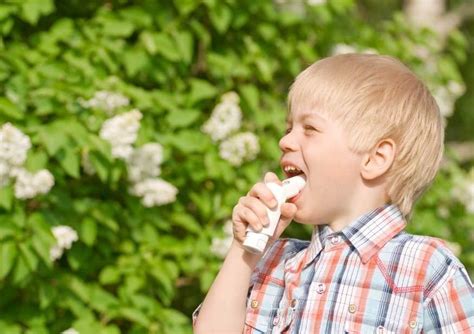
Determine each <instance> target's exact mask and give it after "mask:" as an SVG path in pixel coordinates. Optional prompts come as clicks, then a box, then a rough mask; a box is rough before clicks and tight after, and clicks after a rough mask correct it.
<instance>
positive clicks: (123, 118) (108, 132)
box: [99, 109, 142, 160]
mask: <svg viewBox="0 0 474 334" xmlns="http://www.w3.org/2000/svg"><path fill="white" fill-rule="evenodd" d="M141 118H142V113H141V112H140V111H139V110H138V109H133V110H131V111H129V112H127V113H124V114H120V115H117V116H115V117H112V118H110V119H108V120H106V121H105V122H104V124H102V128H101V129H100V133H99V136H100V137H101V138H102V139H105V140H107V141H108V142H109V143H110V144H111V145H112V155H113V156H114V157H116V158H122V159H125V160H127V159H128V158H129V157H130V155H131V154H132V151H133V148H132V144H133V143H134V142H135V140H136V139H137V132H138V129H139V128H140V120H141Z"/></svg>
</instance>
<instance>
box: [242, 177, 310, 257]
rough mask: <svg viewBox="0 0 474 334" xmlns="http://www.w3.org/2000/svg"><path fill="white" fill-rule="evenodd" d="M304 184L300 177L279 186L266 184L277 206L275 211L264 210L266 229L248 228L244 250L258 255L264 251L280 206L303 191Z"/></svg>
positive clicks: (274, 226) (292, 178)
mask: <svg viewBox="0 0 474 334" xmlns="http://www.w3.org/2000/svg"><path fill="white" fill-rule="evenodd" d="M305 184H306V180H305V179H304V177H302V176H300V175H297V176H293V177H290V178H288V179H286V180H284V181H282V184H281V185H279V184H276V183H273V182H271V183H268V184H267V186H268V187H269V188H270V190H271V192H272V193H273V195H274V196H275V198H276V200H277V202H278V204H277V206H276V208H275V209H269V208H266V209H267V216H268V219H269V221H270V224H269V225H268V226H267V227H264V228H262V230H261V231H260V232H256V231H254V230H253V229H252V228H251V227H250V226H249V227H248V228H247V235H246V237H245V240H244V243H243V246H244V248H245V249H246V250H248V251H249V252H251V253H257V254H260V253H262V252H263V251H264V250H265V247H266V246H267V242H268V239H269V238H270V237H271V236H273V234H274V232H275V229H276V225H277V224H278V221H279V220H280V215H281V212H280V209H281V205H282V204H283V203H284V202H286V200H287V199H288V198H291V197H293V196H295V195H297V194H298V193H299V192H300V191H301V189H303V187H304V186H305Z"/></svg>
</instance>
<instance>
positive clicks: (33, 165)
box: [25, 150, 48, 172]
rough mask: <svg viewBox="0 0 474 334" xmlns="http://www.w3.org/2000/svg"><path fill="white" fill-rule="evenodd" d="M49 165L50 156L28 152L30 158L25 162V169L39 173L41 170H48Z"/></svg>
mask: <svg viewBox="0 0 474 334" xmlns="http://www.w3.org/2000/svg"><path fill="white" fill-rule="evenodd" d="M47 164H48V155H47V154H46V153H45V152H43V151H32V150H30V151H29V152H28V157H27V159H26V162H25V167H26V169H27V170H29V171H31V172H37V171H39V170H41V169H44V168H46V166H47Z"/></svg>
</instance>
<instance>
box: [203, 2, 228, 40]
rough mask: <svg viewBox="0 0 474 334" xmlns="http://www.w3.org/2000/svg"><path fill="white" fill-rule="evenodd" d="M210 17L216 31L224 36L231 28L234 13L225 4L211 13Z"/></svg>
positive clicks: (218, 6) (217, 6)
mask: <svg viewBox="0 0 474 334" xmlns="http://www.w3.org/2000/svg"><path fill="white" fill-rule="evenodd" d="M209 17H210V19H211V22H212V24H213V25H214V27H215V28H216V30H217V31H218V32H219V33H220V34H222V33H224V32H226V31H227V28H229V25H230V22H231V20H232V12H231V11H230V8H229V7H227V6H226V5H225V4H224V3H223V2H218V4H217V5H216V6H215V7H214V8H213V9H212V10H211V11H210V13H209Z"/></svg>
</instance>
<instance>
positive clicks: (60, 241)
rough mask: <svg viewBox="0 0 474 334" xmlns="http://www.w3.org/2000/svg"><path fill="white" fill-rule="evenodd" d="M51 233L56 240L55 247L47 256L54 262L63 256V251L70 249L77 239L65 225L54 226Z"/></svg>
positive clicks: (72, 230) (75, 234)
mask: <svg viewBox="0 0 474 334" xmlns="http://www.w3.org/2000/svg"><path fill="white" fill-rule="evenodd" d="M51 231H52V233H53V235H54V237H55V238H56V245H54V246H53V247H52V248H51V250H50V252H49V256H50V258H51V260H53V261H54V260H57V259H59V258H60V257H61V256H62V255H63V252H64V250H65V249H70V248H71V246H72V243H73V242H74V241H77V240H78V239H79V237H78V235H77V232H76V231H75V230H74V229H73V228H72V227H70V226H66V225H60V226H55V227H53V228H52V229H51Z"/></svg>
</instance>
